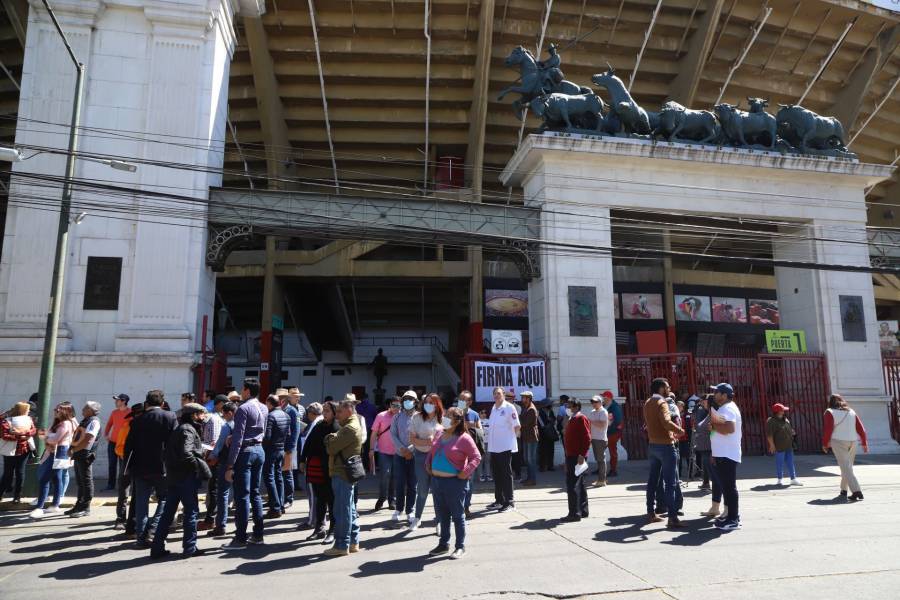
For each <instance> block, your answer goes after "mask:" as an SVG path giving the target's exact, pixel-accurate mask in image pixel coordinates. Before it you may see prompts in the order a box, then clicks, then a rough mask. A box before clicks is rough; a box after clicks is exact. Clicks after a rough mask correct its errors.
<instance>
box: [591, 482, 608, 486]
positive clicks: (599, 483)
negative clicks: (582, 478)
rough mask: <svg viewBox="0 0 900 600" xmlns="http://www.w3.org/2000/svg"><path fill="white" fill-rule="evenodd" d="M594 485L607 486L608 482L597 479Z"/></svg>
mask: <svg viewBox="0 0 900 600" xmlns="http://www.w3.org/2000/svg"><path fill="white" fill-rule="evenodd" d="M594 487H606V482H605V481H595V482H594Z"/></svg>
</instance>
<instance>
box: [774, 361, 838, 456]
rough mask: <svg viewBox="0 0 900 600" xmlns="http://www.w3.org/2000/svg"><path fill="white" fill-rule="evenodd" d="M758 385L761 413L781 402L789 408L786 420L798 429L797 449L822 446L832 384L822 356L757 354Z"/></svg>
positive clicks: (815, 448) (815, 450)
mask: <svg viewBox="0 0 900 600" xmlns="http://www.w3.org/2000/svg"><path fill="white" fill-rule="evenodd" d="M757 360H758V361H759V388H760V393H761V396H762V399H763V402H764V405H763V407H762V409H763V410H764V411H765V412H764V414H769V410H770V408H771V406H772V405H773V404H775V403H776V402H780V403H781V404H784V405H786V406H788V407H790V409H791V410H790V413H789V417H788V418H789V419H790V420H791V424H792V425H793V426H794V430H795V431H796V432H797V442H798V444H799V451H800V452H818V451H819V449H820V448H821V447H822V413H823V412H824V411H825V408H826V403H827V401H828V395H829V394H830V393H831V386H830V384H829V381H828V367H827V365H826V362H825V357H824V356H821V355H806V354H804V355H797V354H760V355H759V357H757Z"/></svg>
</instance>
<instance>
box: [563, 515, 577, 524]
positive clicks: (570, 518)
mask: <svg viewBox="0 0 900 600" xmlns="http://www.w3.org/2000/svg"><path fill="white" fill-rule="evenodd" d="M560 521H562V522H563V523H578V522H579V521H581V515H566V516H564V517H563V518H562V519H560Z"/></svg>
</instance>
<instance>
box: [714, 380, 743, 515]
mask: <svg viewBox="0 0 900 600" xmlns="http://www.w3.org/2000/svg"><path fill="white" fill-rule="evenodd" d="M715 402H716V407H713V406H710V411H709V412H710V426H711V427H712V430H713V433H712V437H711V438H710V442H711V446H712V457H713V461H714V462H715V469H716V473H718V475H719V481H720V483H721V485H722V495H723V496H724V497H725V504H726V505H727V506H728V514H727V515H725V516H724V517H720V518H719V519H716V522H715V525H716V528H717V529H721V530H723V531H732V530H734V529H739V528H740V527H741V517H740V513H739V512H738V491H737V466H738V465H739V464H740V462H741V409H740V408H738V406H737V404H735V403H734V388H733V387H731V385H730V384H728V383H720V384H719V385H717V386H716V394H715Z"/></svg>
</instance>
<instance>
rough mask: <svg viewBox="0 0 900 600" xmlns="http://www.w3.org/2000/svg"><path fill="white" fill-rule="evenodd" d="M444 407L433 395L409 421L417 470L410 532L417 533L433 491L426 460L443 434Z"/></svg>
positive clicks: (410, 440)
mask: <svg viewBox="0 0 900 600" xmlns="http://www.w3.org/2000/svg"><path fill="white" fill-rule="evenodd" d="M443 417H444V406H443V404H442V403H441V397H440V396H438V395H437V394H434V393H431V394H428V395H427V396H425V398H423V399H422V411H421V412H419V413H416V414H414V415H413V416H412V418H411V419H410V420H409V443H410V444H412V446H413V460H414V461H415V468H416V512H415V516H414V517H413V518H412V519H411V520H410V522H409V530H410V531H415V530H416V529H418V527H419V523H421V522H422V513H423V512H424V511H425V502H427V500H428V492H429V491H431V475H429V474H428V471H427V470H426V469H425V458H426V457H427V456H428V453H429V452H430V451H431V445H432V442H434V439H435V438H436V437H437V436H439V435H440V434H441V431H443V427H441V419H442V418H443Z"/></svg>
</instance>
